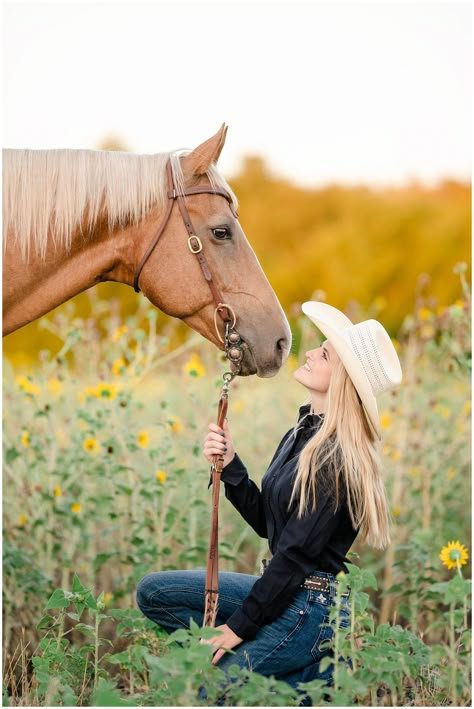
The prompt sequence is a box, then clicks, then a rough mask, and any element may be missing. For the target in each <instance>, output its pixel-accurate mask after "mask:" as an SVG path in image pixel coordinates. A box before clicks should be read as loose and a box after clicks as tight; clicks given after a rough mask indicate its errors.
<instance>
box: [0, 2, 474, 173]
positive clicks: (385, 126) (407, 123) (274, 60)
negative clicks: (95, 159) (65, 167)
mask: <svg viewBox="0 0 474 709" xmlns="http://www.w3.org/2000/svg"><path fill="white" fill-rule="evenodd" d="M471 28H472V24H471V3H470V2H421V3H413V2H395V3H387V2H371V3H358V2H350V3H343V2H338V1H336V0H332V1H331V2H327V3H323V2H316V1H313V2H307V3H298V2H296V1H292V2H269V1H266V2H261V3H257V2H243V1H240V2H229V1H228V0H219V2H215V3H204V2H198V1H197V0H195V1H194V2H188V3H185V2H182V1H180V0H174V2H172V3H169V4H168V3H161V2H153V3H147V4H145V3H140V2H134V3H122V2H103V3H97V2H81V3H70V2H64V0H63V2H60V3H43V2H34V3H23V2H14V3H13V2H10V3H9V2H4V3H3V73H4V77H3V146H4V147H28V148H97V147H98V146H99V144H100V143H101V141H102V140H103V139H104V138H105V137H106V136H109V135H111V134H113V135H115V136H117V137H118V138H119V139H120V140H121V141H122V142H123V143H124V144H125V145H126V146H127V147H128V148H129V149H130V150H133V151H134V152H139V153H150V152H160V151H165V150H171V149H175V148H192V147H195V145H197V144H199V143H200V142H202V141H203V140H205V139H206V138H208V137H209V136H210V135H212V134H213V133H215V132H216V130H217V129H218V128H219V126H220V124H221V123H222V122H226V123H228V125H229V133H228V137H227V144H226V147H225V149H224V152H223V154H222V158H221V162H220V165H221V168H222V169H223V171H224V174H225V175H226V176H227V177H232V174H233V173H235V172H236V171H237V170H238V168H239V165H240V160H241V158H242V156H243V155H245V154H259V155H261V156H263V157H264V158H265V159H266V160H267V162H268V163H269V165H270V166H271V167H272V168H273V169H274V170H275V171H276V172H277V173H279V174H281V175H285V176H287V177H289V178H290V179H291V180H293V181H296V182H299V183H301V184H306V185H313V186H319V185H321V184H325V183H327V182H330V181H336V182H340V183H346V184H347V183H354V182H365V183H369V184H378V185H383V184H387V183H388V184H397V183H402V182H406V181H408V180H411V179H417V180H420V181H425V182H426V181H427V182H433V181H437V180H438V179H441V178H443V177H450V178H458V179H464V180H465V179H468V178H469V177H470V170H471V124H472V113H471V81H472V77H471V31H472V30H471Z"/></svg>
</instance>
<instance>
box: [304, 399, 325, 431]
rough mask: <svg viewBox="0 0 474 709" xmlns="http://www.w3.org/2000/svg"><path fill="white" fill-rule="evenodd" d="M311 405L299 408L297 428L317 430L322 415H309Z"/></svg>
mask: <svg viewBox="0 0 474 709" xmlns="http://www.w3.org/2000/svg"><path fill="white" fill-rule="evenodd" d="M310 411H311V404H305V405H304V406H300V410H299V416H298V428H302V429H313V428H319V426H320V425H321V423H322V420H323V418H324V414H311V413H310Z"/></svg>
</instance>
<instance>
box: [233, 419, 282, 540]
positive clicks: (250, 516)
mask: <svg viewBox="0 0 474 709" xmlns="http://www.w3.org/2000/svg"><path fill="white" fill-rule="evenodd" d="M290 433H291V429H290V431H288V432H287V433H286V434H285V435H284V436H283V438H282V440H281V441H280V443H279V445H278V448H277V449H276V451H275V454H274V456H273V458H272V461H271V463H273V461H274V460H275V458H276V457H277V456H278V454H279V452H280V450H281V449H282V447H283V445H284V444H285V442H286V440H287V438H288V436H289V435H290ZM271 463H270V465H271ZM221 480H222V482H223V483H224V486H225V496H226V497H227V499H228V500H229V501H230V502H231V503H232V504H233V506H234V507H235V509H236V510H238V512H240V514H241V515H242V517H243V518H244V519H245V521H246V522H248V524H250V526H251V527H252V529H254V530H255V531H256V532H257V534H258V535H259V536H260V537H263V538H264V539H268V532H267V522H266V518H265V510H264V506H263V498H262V493H261V491H260V490H259V488H258V487H257V485H255V483H254V482H253V481H252V480H250V478H249V476H248V472H247V468H246V467H245V465H244V464H243V463H242V461H241V460H240V458H239V456H238V455H237V453H236V454H235V456H234V457H233V459H232V460H231V461H230V463H229V464H228V465H226V466H225V468H223V470H222V473H221Z"/></svg>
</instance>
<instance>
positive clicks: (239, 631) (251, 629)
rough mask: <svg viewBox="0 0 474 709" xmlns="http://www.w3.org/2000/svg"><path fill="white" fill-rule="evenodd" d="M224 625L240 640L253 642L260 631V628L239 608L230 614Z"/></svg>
mask: <svg viewBox="0 0 474 709" xmlns="http://www.w3.org/2000/svg"><path fill="white" fill-rule="evenodd" d="M226 624H227V625H228V626H229V628H230V629H231V630H232V631H233V632H234V633H235V634H236V635H238V636H239V638H242V640H253V638H254V637H255V636H256V634H257V633H258V631H259V630H260V627H259V626H258V625H255V623H254V622H253V621H251V620H250V618H249V617H248V616H246V615H245V613H244V612H243V611H242V610H241V609H240V608H239V609H238V610H236V611H235V612H234V613H232V615H231V616H230V618H228V620H227V621H226Z"/></svg>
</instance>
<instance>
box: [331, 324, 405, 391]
mask: <svg viewBox="0 0 474 709" xmlns="http://www.w3.org/2000/svg"><path fill="white" fill-rule="evenodd" d="M344 336H345V338H346V339H347V340H348V343H349V345H350V347H351V349H352V350H353V352H354V354H355V356H356V357H357V359H358V360H359V362H360V364H361V366H362V368H363V370H364V372H365V375H366V377H367V380H368V382H369V384H370V387H371V389H372V392H373V394H374V396H378V395H379V394H382V393H383V392H384V391H388V390H389V389H392V388H393V387H395V386H398V385H399V384H400V382H401V380H402V370H401V367H400V361H399V359H398V355H397V353H396V351H395V348H394V346H393V343H392V341H391V339H390V337H389V335H388V334H387V331H386V330H385V329H384V327H383V326H382V325H381V324H380V323H379V322H378V321H377V320H365V321H364V322H361V323H358V324H357V325H351V326H350V327H348V328H347V329H346V331H345V332H344Z"/></svg>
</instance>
